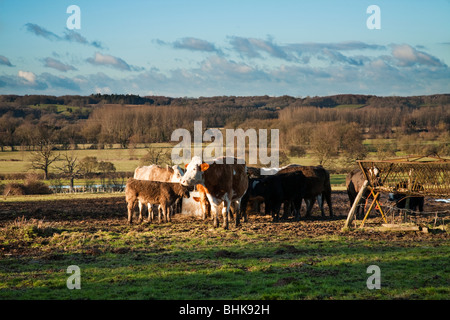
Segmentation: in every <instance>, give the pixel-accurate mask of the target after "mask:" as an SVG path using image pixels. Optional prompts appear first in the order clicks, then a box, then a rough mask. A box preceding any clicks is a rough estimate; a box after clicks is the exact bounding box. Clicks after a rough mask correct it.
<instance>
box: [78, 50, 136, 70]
mask: <svg viewBox="0 0 450 320" xmlns="http://www.w3.org/2000/svg"><path fill="white" fill-rule="evenodd" d="M86 61H87V62H89V63H91V64H93V65H103V66H109V67H112V68H115V69H119V70H125V71H142V70H144V68H141V67H136V66H132V65H129V64H128V63H126V62H125V60H123V59H121V58H119V57H114V56H111V55H109V54H102V53H100V52H96V53H95V55H94V57H93V58H88V59H86Z"/></svg>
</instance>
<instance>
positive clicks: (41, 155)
mask: <svg viewBox="0 0 450 320" xmlns="http://www.w3.org/2000/svg"><path fill="white" fill-rule="evenodd" d="M39 147H40V148H39V150H38V151H33V152H32V153H31V169H35V170H42V171H43V172H44V180H48V170H49V168H50V165H51V164H52V163H53V162H55V161H57V160H59V158H60V154H59V153H58V154H56V153H55V151H54V150H53V149H54V144H53V143H51V142H48V141H45V142H41V143H40V145H39Z"/></svg>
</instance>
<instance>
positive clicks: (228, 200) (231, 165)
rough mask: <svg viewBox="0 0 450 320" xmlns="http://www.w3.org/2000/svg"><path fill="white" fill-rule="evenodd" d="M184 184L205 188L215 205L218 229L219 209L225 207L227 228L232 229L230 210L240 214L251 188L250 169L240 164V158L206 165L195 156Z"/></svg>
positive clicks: (224, 222) (223, 214) (223, 211)
mask: <svg viewBox="0 0 450 320" xmlns="http://www.w3.org/2000/svg"><path fill="white" fill-rule="evenodd" d="M181 184H184V185H187V186H195V185H197V184H201V185H202V186H203V187H204V188H201V191H200V192H204V193H205V194H206V197H207V199H208V201H209V203H210V204H211V214H212V217H213V221H214V227H218V225H219V217H218V212H217V211H218V209H219V206H220V205H221V204H223V209H222V217H223V227H224V229H228V214H229V212H230V207H231V206H232V205H233V207H234V209H235V210H237V211H239V206H240V201H241V198H242V196H243V195H244V193H245V191H246V190H247V186H248V178H247V167H246V165H245V163H243V164H240V163H238V159H236V158H225V157H222V158H219V159H215V160H213V161H212V162H211V163H206V162H203V161H202V160H201V158H200V157H198V156H195V157H193V158H192V160H191V162H190V163H189V164H188V165H187V166H186V172H185V174H184V175H183V178H182V180H181Z"/></svg>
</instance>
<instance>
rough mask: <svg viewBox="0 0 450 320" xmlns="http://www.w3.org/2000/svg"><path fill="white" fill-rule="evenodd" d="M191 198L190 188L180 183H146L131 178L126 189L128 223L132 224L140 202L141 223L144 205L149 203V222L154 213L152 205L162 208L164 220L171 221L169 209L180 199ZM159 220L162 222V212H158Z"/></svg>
mask: <svg viewBox="0 0 450 320" xmlns="http://www.w3.org/2000/svg"><path fill="white" fill-rule="evenodd" d="M181 197H185V198H189V188H188V187H187V186H183V185H181V184H179V183H173V182H160V181H146V180H137V179H134V178H130V179H128V181H127V185H126V187H125V200H126V201H127V207H128V223H131V222H132V211H133V209H134V207H135V206H136V202H139V222H141V221H142V203H147V204H148V207H149V210H148V212H149V217H148V218H149V220H152V218H153V216H152V217H150V214H151V212H152V210H151V205H152V204H157V205H159V206H160V207H161V209H162V213H163V218H164V219H165V220H166V221H170V214H169V212H168V208H169V207H170V206H172V205H173V204H174V203H175V201H176V200H177V199H178V198H181ZM158 220H159V222H161V212H160V211H159V210H158Z"/></svg>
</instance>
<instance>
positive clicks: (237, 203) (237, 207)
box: [233, 200, 241, 227]
mask: <svg viewBox="0 0 450 320" xmlns="http://www.w3.org/2000/svg"><path fill="white" fill-rule="evenodd" d="M233 207H234V209H235V210H234V211H235V212H234V213H235V225H236V227H237V226H238V225H239V220H240V219H241V218H240V217H241V201H240V200H234V206H233Z"/></svg>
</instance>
